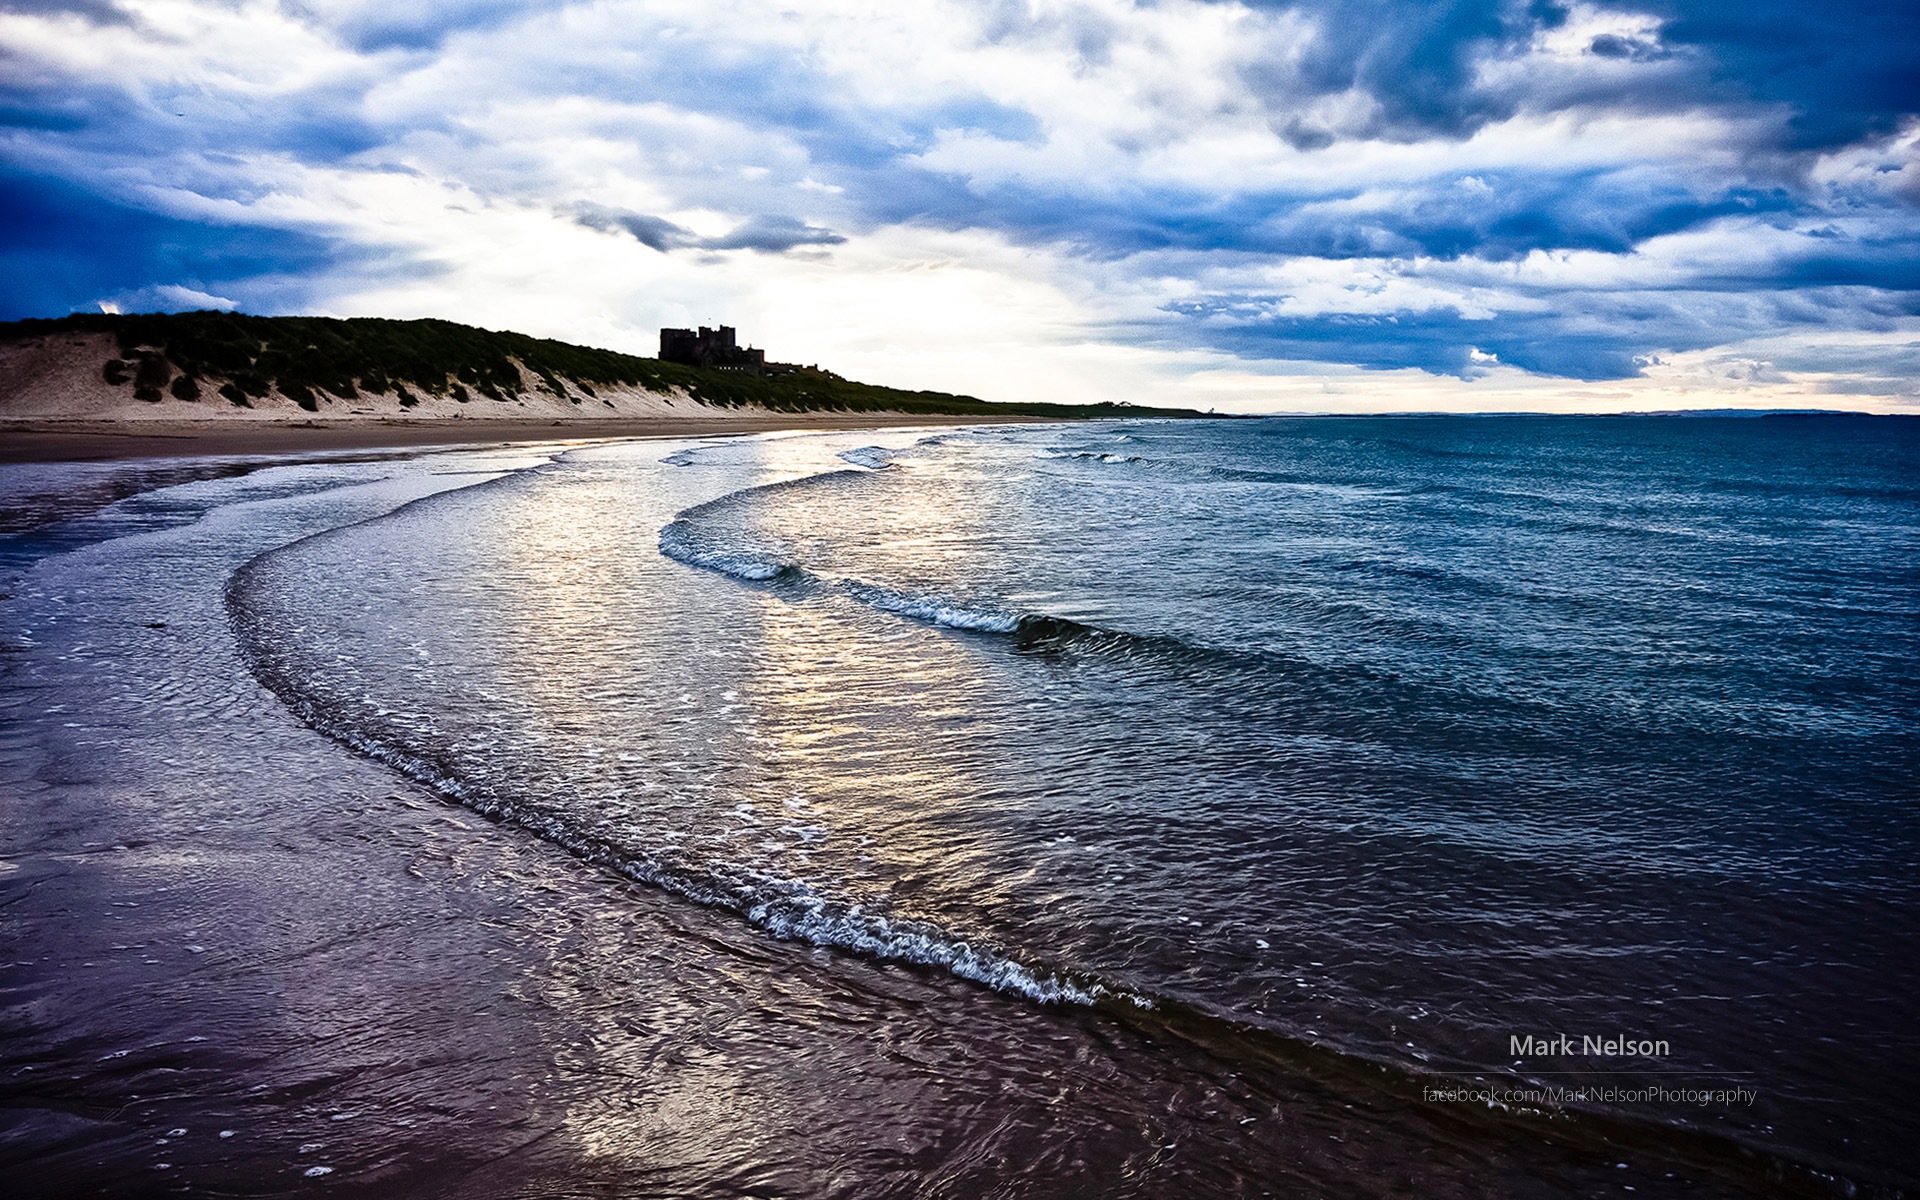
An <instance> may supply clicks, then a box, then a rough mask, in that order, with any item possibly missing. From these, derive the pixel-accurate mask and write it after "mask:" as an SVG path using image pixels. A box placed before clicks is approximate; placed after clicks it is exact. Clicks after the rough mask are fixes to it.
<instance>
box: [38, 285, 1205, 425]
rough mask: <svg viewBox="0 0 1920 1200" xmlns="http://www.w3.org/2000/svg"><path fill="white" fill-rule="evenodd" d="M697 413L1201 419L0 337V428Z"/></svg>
mask: <svg viewBox="0 0 1920 1200" xmlns="http://www.w3.org/2000/svg"><path fill="white" fill-rule="evenodd" d="M690 408H694V409H698V408H705V409H709V410H711V409H722V410H739V409H752V410H764V411H768V412H788V413H792V412H856V413H881V412H892V413H905V414H913V415H955V416H973V417H992V416H1008V417H1029V418H1031V417H1041V418H1049V419H1054V420H1079V419H1089V418H1097V417H1113V416H1121V415H1127V416H1181V417H1187V416H1198V415H1200V414H1197V413H1192V412H1187V411H1184V410H1164V409H1145V408H1136V407H1133V406H1130V405H1123V404H1099V405H1059V404H1041V403H1027V404H992V403H988V402H987V401H983V400H977V399H975V398H973V397H971V396H956V395H949V394H946V393H942V392H924V391H917V392H916V391H904V390H901V389H898V388H888V387H879V386H875V385H872V384H864V383H856V382H854V381H852V380H848V379H842V378H840V377H839V376H837V375H834V374H832V373H830V372H826V371H813V370H800V371H795V372H792V373H789V374H783V375H775V376H765V377H762V376H756V375H751V374H746V373H742V372H737V371H726V370H712V369H705V368H700V367H688V366H681V365H678V364H675V363H666V362H661V361H659V360H658V359H653V358H640V357H637V356H635V355H631V354H620V353H617V352H615V351H612V350H599V349H594V348H592V347H587V346H576V345H571V344H569V343H567V342H559V341H553V340H550V339H544V338H533V337H528V336H526V335H524V334H519V333H506V332H495V331H491V330H485V329H476V328H474V327H472V326H469V325H459V324H456V323H454V322H452V321H438V320H414V321H394V320H386V319H382V318H374V317H354V318H346V319H342V318H335V317H254V316H244V315H241V314H237V313H223V312H193V313H179V314H126V315H121V314H103V313H77V314H74V315H72V316H67V317H61V318H58V319H53V320H25V321H15V322H11V323H5V324H0V418H12V419H29V420H30V419H35V418H39V419H59V418H63V417H65V418H76V419H78V418H92V419H110V420H111V419H119V420H139V419H140V418H142V417H143V416H145V415H147V414H148V413H151V414H152V415H155V416H159V415H161V414H162V413H163V412H164V413H165V414H166V415H168V416H170V417H173V418H176V419H178V418H186V419H195V418H198V419H208V418H217V417H221V416H224V417H225V418H228V419H236V420H245V419H248V418H250V417H254V418H257V417H260V416H264V415H266V413H268V412H269V411H272V410H279V411H280V412H281V414H282V415H293V413H294V412H295V411H299V410H304V412H305V413H309V414H314V415H316V416H322V417H342V418H352V417H364V416H384V417H390V418H391V417H418V418H422V419H431V418H435V417H447V416H473V417H496V416H498V417H508V416H518V415H533V414H532V413H530V412H529V410H537V411H538V413H539V415H553V416H561V417H566V416H572V417H577V418H581V419H591V418H593V417H596V416H598V417H609V418H610V417H615V416H622V417H632V416H647V415H666V414H675V415H681V414H684V413H685V412H687V411H688V410H689V409H690Z"/></svg>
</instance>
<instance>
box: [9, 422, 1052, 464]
mask: <svg viewBox="0 0 1920 1200" xmlns="http://www.w3.org/2000/svg"><path fill="white" fill-rule="evenodd" d="M1034 419H1035V418H1032V417H1023V416H1012V415H1010V416H1005V417H1001V416H995V417H991V418H987V417H954V416H927V415H918V414H909V413H846V412H803V413H758V412H756V413H742V414H732V413H723V414H716V415H713V416H701V417H686V418H675V417H662V418H654V417H645V418H613V419H605V420H585V419H583V420H574V421H553V420H520V421H500V420H468V419H465V418H448V419H437V420H417V421H403V420H397V419H392V418H365V419H357V420H340V421H286V422H268V421H214V420H204V421H159V420H155V421H0V463H10V462H14V463H17V462H93V461H105V460H110V459H124V458H162V457H169V458H171V457H183V456H188V455H208V456H216V455H217V456H225V455H240V454H246V455H257V454H300V453H306V452H313V451H334V450H378V449H396V448H417V449H431V448H436V447H439V448H444V447H451V446H481V445H502V444H507V443H517V442H545V441H591V440H597V439H603V438H631V437H656V438H674V437H716V436H725V435H729V434H749V433H769V432H775V431H779V430H793V429H818V430H827V429H886V428H897V427H899V426H907V425H914V426H919V425H1001V424H1012V423H1015V422H1021V423H1024V422H1030V421H1033V420H1034Z"/></svg>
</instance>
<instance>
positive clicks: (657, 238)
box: [566, 204, 847, 254]
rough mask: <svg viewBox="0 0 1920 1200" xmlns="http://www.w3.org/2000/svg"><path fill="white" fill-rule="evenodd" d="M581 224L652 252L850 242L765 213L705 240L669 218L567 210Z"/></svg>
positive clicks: (764, 249)
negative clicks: (625, 238)
mask: <svg viewBox="0 0 1920 1200" xmlns="http://www.w3.org/2000/svg"><path fill="white" fill-rule="evenodd" d="M566 212H567V215H568V216H571V217H572V218H573V219H574V220H576V221H578V222H579V223H580V224H582V225H585V226H586V227H587V228H588V229H597V230H600V231H601V232H602V233H614V232H622V233H627V234H630V235H632V237H633V238H634V240H635V241H637V242H639V243H640V244H641V245H643V246H646V247H648V248H649V249H653V250H659V251H661V252H663V253H664V252H666V251H668V250H683V249H699V250H753V251H757V252H759V253H762V254H785V253H786V252H787V251H789V250H794V249H798V248H799V247H802V246H838V245H840V244H841V243H843V242H845V241H846V240H847V239H846V238H844V237H841V236H840V235H839V234H837V233H835V232H833V230H831V229H822V228H821V227H819V226H817V225H809V224H807V223H806V222H805V221H801V220H799V219H798V218H795V217H789V216H780V215H777V214H763V215H761V216H757V217H753V218H750V219H748V220H746V221H743V222H742V223H741V224H740V225H738V226H736V227H735V228H734V229H733V230H732V231H731V232H729V233H724V234H721V235H720V236H719V237H710V238H703V237H699V236H697V235H695V234H694V233H693V232H692V231H690V230H687V229H684V228H682V227H681V226H679V225H676V224H674V223H673V222H672V221H669V220H667V219H666V218H665V217H655V216H649V215H648V214H646V213H637V212H628V211H626V210H624V209H618V208H607V207H604V206H602V205H598V204H575V205H571V206H569V207H568V208H567V210H566Z"/></svg>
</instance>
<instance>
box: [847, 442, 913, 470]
mask: <svg viewBox="0 0 1920 1200" xmlns="http://www.w3.org/2000/svg"><path fill="white" fill-rule="evenodd" d="M898 453H899V451H897V450H889V449H887V448H886V447H885V446H861V447H860V448H858V449H856V450H842V451H841V452H840V453H839V455H838V456H837V457H839V458H842V459H844V460H846V461H847V462H850V463H852V464H853V465H854V466H856V467H865V468H867V469H868V470H869V471H878V470H880V469H881V468H882V467H885V466H886V465H888V464H889V463H891V462H892V461H893V456H894V455H895V454H898Z"/></svg>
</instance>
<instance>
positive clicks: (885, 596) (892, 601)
mask: <svg viewBox="0 0 1920 1200" xmlns="http://www.w3.org/2000/svg"><path fill="white" fill-rule="evenodd" d="M843 586H844V587H845V589H846V592H847V594H848V595H850V596H852V597H853V598H854V599H855V600H858V601H860V602H861V603H862V604H865V605H867V606H869V607H871V608H877V609H880V610H881V611H882V612H890V613H898V614H900V615H901V616H903V617H913V618H914V619H916V620H920V621H926V622H928V623H929V624H933V625H944V626H946V627H947V628H949V629H974V630H979V631H981V632H984V633H1013V632H1014V631H1016V630H1018V629H1019V628H1020V615H1019V614H1018V613H1011V612H1008V611H1006V610H1005V609H1000V608H988V607H985V606H980V607H973V606H969V605H966V604H962V603H960V602H958V601H954V600H949V599H947V598H945V597H942V596H925V595H916V594H914V593H911V592H897V591H894V590H893V589H892V588H883V587H878V586H876V585H874V584H871V583H862V582H860V581H859V580H847V581H846V583H845V584H844V585H843Z"/></svg>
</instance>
